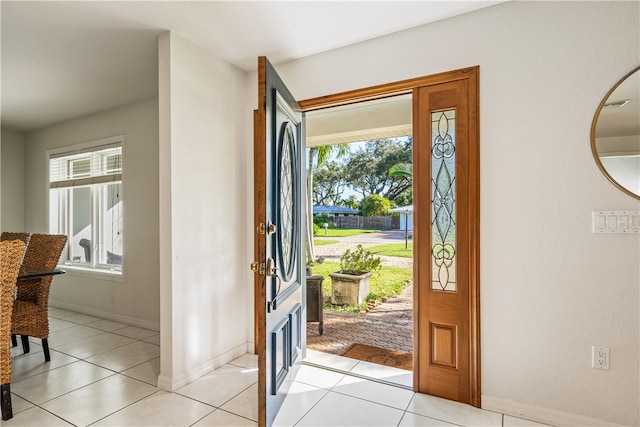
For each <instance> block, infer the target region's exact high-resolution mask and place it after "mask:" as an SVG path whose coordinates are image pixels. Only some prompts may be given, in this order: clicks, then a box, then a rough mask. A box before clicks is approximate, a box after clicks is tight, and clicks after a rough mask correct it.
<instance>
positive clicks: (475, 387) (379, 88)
mask: <svg viewBox="0 0 640 427" xmlns="http://www.w3.org/2000/svg"><path fill="white" fill-rule="evenodd" d="M479 70H480V68H479V67H478V66H474V67H468V68H461V69H458V70H452V71H446V72H442V73H438V74H432V75H429V76H423V77H417V78H413V79H407V80H401V81H397V82H393V83H387V84H381V85H376V86H371V87H366V88H361V89H355V90H350V91H345V92H340V93H336V94H332V95H326V96H321V97H317V98H310V99H306V100H302V101H298V103H299V105H300V107H301V109H302V112H303V113H305V112H308V111H314V110H321V109H325V108H329V107H338V106H342V105H348V104H355V103H359V102H363V101H370V100H374V99H381V98H388V97H392V96H397V95H406V94H413V92H414V90H417V88H419V87H423V86H431V85H436V84H441V83H447V82H451V81H456V80H463V79H467V80H468V81H469V92H470V94H471V96H472V98H473V102H471V103H470V105H469V115H470V117H469V133H470V135H469V136H470V138H474V139H475V141H478V140H479V135H480V133H479V122H480V121H479V113H478V112H479V105H478V104H479ZM414 98H415V97H414ZM414 102H415V100H414ZM415 108H416V107H415V105H414V106H413V107H412V109H413V110H414V111H415ZM413 126H414V133H416V131H415V127H416V126H417V123H416V120H415V117H414V124H413ZM473 149H474V150H475V152H474V154H475V159H479V144H474V147H473ZM470 166H471V170H470V174H471V176H474V177H478V179H474V180H471V182H473V183H474V184H475V185H474V188H471V189H470V191H472V193H473V194H474V195H475V196H474V198H473V202H472V205H473V206H474V208H473V212H472V216H473V218H471V222H472V223H471V224H470V227H471V230H472V231H471V234H472V236H471V239H472V240H474V242H473V243H472V244H471V248H472V251H471V252H472V253H471V254H470V272H469V274H470V279H471V280H470V283H469V286H470V292H469V315H470V325H469V330H470V348H469V349H468V351H469V354H470V360H471V363H470V365H471V366H470V374H469V376H470V378H469V384H470V389H471V402H470V403H471V404H472V405H473V406H476V407H480V405H481V375H480V367H481V366H480V203H479V200H480V183H479V161H476V162H473V164H472V165H470ZM254 184H255V185H258V186H259V185H261V184H260V183H257V182H254ZM473 214H475V215H473ZM414 283H418V276H417V266H416V264H415V263H414ZM258 288H259V286H256V291H257V292H258V290H257V289H258ZM419 298H421V293H420V290H419V289H414V310H413V330H414V334H413V337H414V338H413V340H414V345H413V347H414V351H415V349H417V348H418V345H417V337H418V336H419V331H420V328H422V327H423V326H421V325H420V324H419V322H418V321H417V315H418V313H417V301H419ZM256 312H258V310H257V308H256ZM256 326H257V319H256ZM424 327H426V326H424ZM413 363H414V366H413V376H414V381H413V384H414V385H413V387H414V390H415V391H417V392H419V391H420V390H418V389H417V387H418V375H419V373H420V366H419V364H418V357H414V358H413Z"/></svg>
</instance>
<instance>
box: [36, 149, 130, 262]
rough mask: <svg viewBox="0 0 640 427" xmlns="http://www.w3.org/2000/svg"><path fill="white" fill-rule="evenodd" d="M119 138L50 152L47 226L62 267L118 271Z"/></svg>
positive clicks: (120, 230) (120, 207) (119, 218)
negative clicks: (57, 240)
mask: <svg viewBox="0 0 640 427" xmlns="http://www.w3.org/2000/svg"><path fill="white" fill-rule="evenodd" d="M122 143H123V138H122V137H114V138H108V139H105V140H100V141H94V142H90V143H85V144H81V145H77V146H72V147H67V148H65V149H61V150H56V151H52V152H49V153H48V154H49V230H50V232H51V233H57V234H66V235H67V236H68V239H69V240H68V241H69V243H68V245H67V248H66V249H65V252H64V253H63V256H62V258H61V261H62V262H63V263H64V264H66V265H67V266H74V265H75V266H78V267H84V268H91V269H103V270H104V269H108V270H111V271H116V272H121V271H122V260H123V251H122V248H123V245H122V238H123V233H122V226H123V216H122V208H123V201H122V164H123V155H122Z"/></svg>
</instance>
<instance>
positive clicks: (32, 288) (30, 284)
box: [16, 233, 67, 309]
mask: <svg viewBox="0 0 640 427" xmlns="http://www.w3.org/2000/svg"><path fill="white" fill-rule="evenodd" d="M66 243H67V236H66V235H64V234H40V233H33V234H32V235H31V239H29V245H28V246H27V250H26V251H25V253H24V258H23V260H22V265H23V266H24V269H25V270H26V271H29V272H37V271H42V270H53V269H54V268H56V266H57V265H58V261H59V260H60V255H61V254H62V250H63V249H64V245H65V244H66ZM52 277H53V276H45V277H40V278H36V279H26V280H20V283H19V286H18V290H17V292H16V297H17V299H19V300H23V301H29V302H32V303H33V304H36V305H37V306H39V307H41V308H43V309H46V307H47V305H48V304H49V288H50V287H51V280H52Z"/></svg>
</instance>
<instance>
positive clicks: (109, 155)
mask: <svg viewBox="0 0 640 427" xmlns="http://www.w3.org/2000/svg"><path fill="white" fill-rule="evenodd" d="M117 181H122V144H121V143H119V142H118V143H113V144H108V145H102V146H97V147H91V148H86V149H82V150H74V151H70V152H63V153H57V154H52V155H51V156H50V157H49V185H50V188H67V187H79V186H83V185H93V184H105V183H108V182H117Z"/></svg>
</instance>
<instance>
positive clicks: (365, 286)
mask: <svg viewBox="0 0 640 427" xmlns="http://www.w3.org/2000/svg"><path fill="white" fill-rule="evenodd" d="M371 276H373V273H371V272H369V273H363V274H360V275H358V276H356V275H353V274H344V273H331V274H329V277H331V304H336V305H360V304H362V302H363V301H364V300H365V298H367V295H369V282H370V278H371Z"/></svg>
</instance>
